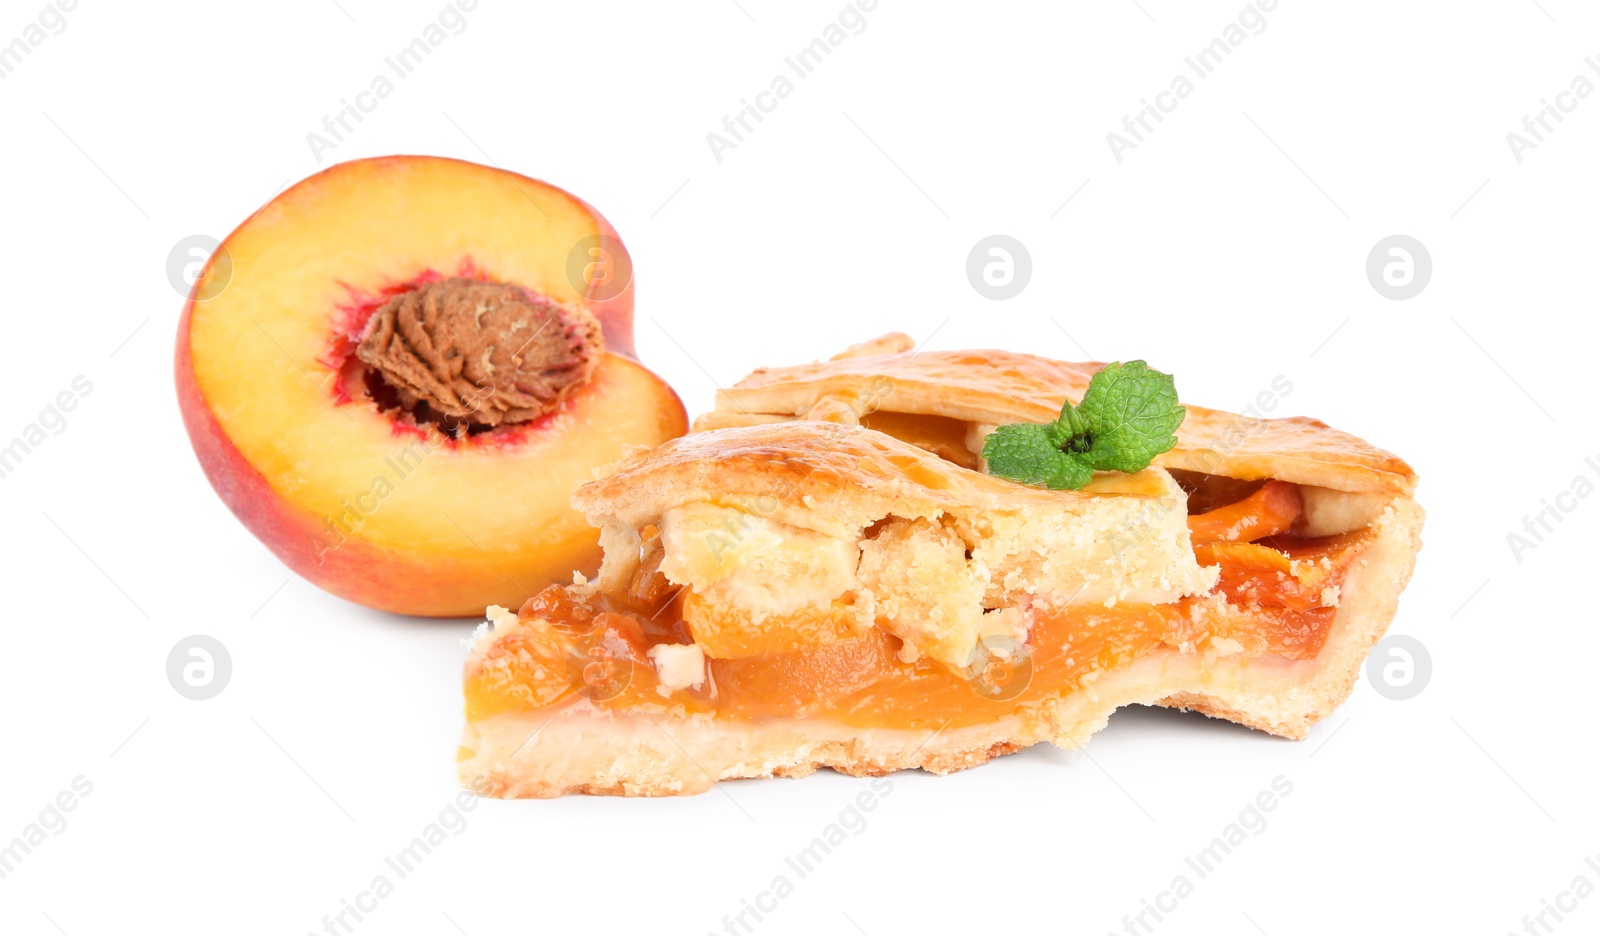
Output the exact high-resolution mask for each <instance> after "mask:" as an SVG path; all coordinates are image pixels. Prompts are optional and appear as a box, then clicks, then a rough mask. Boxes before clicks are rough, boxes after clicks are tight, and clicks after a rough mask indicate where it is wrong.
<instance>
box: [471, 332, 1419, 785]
mask: <svg viewBox="0 0 1600 936" xmlns="http://www.w3.org/2000/svg"><path fill="white" fill-rule="evenodd" d="M1099 368H1100V365H1093V364H1090V365H1076V364H1063V363H1059V362H1055V361H1049V360H1045V359H1043V358H1038V357H1032V356H1028V355H1022V354H1011V353H1007V352H999V351H973V352H959V353H948V352H946V353H932V352H929V353H920V354H917V353H911V352H910V348H909V342H908V341H906V340H905V339H904V338H903V336H887V337H885V338H883V339H878V340H877V341H875V342H869V343H867V344H866V345H862V346H857V347H856V348H853V349H851V351H849V352H846V354H844V355H841V356H840V357H838V358H836V359H834V360H832V361H829V362H824V363H821V364H814V365H804V366H800V367H793V368H774V369H765V370H761V371H757V372H756V373H755V374H752V375H751V376H750V377H748V378H746V379H745V380H744V381H741V382H740V383H739V384H738V385H736V386H734V387H733V388H732V389H730V390H728V391H726V392H724V393H723V394H722V395H721V396H720V397H719V400H718V406H717V409H716V410H715V411H713V412H712V413H709V414H707V415H705V416H703V417H701V419H700V420H699V421H698V422H697V423H696V430H697V431H696V432H694V433H692V434H690V435H688V436H685V437H683V438H680V439H677V440H674V441H672V442H668V443H666V444H664V445H661V446H659V447H657V448H655V449H653V450H650V451H647V452H643V453H641V454H638V455H636V456H634V457H632V458H630V459H627V460H625V461H624V462H622V463H621V464H620V465H618V466H616V467H615V469H614V470H613V471H612V473H611V474H609V475H608V476H606V477H604V478H602V479H601V480H598V481H595V482H592V483H590V484H588V485H586V486H584V487H582V488H580V489H579V491H578V492H577V494H576V496H575V503H576V505H577V506H578V508H579V509H580V510H582V511H583V512H584V513H586V514H587V515H588V517H589V521H590V522H591V523H592V524H594V525H595V526H597V527H598V528H599V529H600V538H601V544H602V546H603V547H604V549H605V560H604V563H603V565H602V566H601V569H600V573H599V577H598V579H597V580H595V581H593V582H589V581H583V580H581V579H580V580H579V581H578V582H577V583H576V584H574V585H571V586H567V587H565V588H560V587H552V588H550V589H547V590H546V591H545V592H543V593H541V594H539V595H537V596H535V597H534V598H533V599H532V600H530V601H528V602H527V603H526V604H525V605H523V607H522V608H521V610H520V611H518V612H515V613H513V612H511V611H508V610H505V609H501V608H491V609H490V623H489V624H486V625H484V627H482V628H480V630H479V632H478V634H477V635H476V636H475V638H474V640H473V642H472V646H471V651H470V655H469V659H468V661H467V665H466V715H467V727H466V731H465V734H464V737H463V740H462V743H461V748H460V751H459V754H458V758H459V769H460V773H461V778H462V781H463V782H464V783H466V784H467V785H468V786H470V787H472V788H474V789H478V790H480V791H487V792H489V793H491V794H493V795H499V796H510V797H520V796H557V795H561V794H564V793H613V794H629V795H663V794H679V793H696V792H700V791H703V790H706V789H708V788H709V787H710V786H711V784H712V783H714V782H715V781H718V780H724V779H732V778H739V777H770V776H803V775H805V774H808V773H811V772H812V771H814V770H816V769H817V768H818V767H831V768H833V769H835V770H838V771H842V772H844V773H849V774H857V775H877V774H883V773H886V772H888V771H893V770H899V769H904V768H910V767H920V768H923V769H925V770H930V771H933V772H936V773H944V772H948V771H952V770H959V769H961V768H965V767H971V766H974V765H976V764H981V763H983V762H984V761H987V760H988V759H990V758H992V757H995V756H997V755H1000V754H1006V753H1009V752H1012V751H1016V750H1020V749H1022V748H1024V747H1027V746H1029V745H1032V744H1036V743H1038V742H1040V741H1050V742H1053V743H1055V744H1059V745H1063V746H1075V745H1077V744H1080V743H1082V742H1083V741H1084V740H1086V739H1087V738H1088V737H1089V736H1090V735H1091V734H1093V733H1094V732H1095V731H1097V730H1098V729H1100V728H1101V727H1103V726H1104V725H1105V724H1106V721H1107V719H1108V717H1109V716H1110V714H1111V712H1112V711H1113V710H1115V709H1116V708H1117V707H1119V706H1122V705H1128V704H1135V703H1138V704H1155V705H1166V706H1174V707H1180V708H1187V709H1195V710H1198V711H1201V712H1204V713H1206V714H1209V715H1213V716H1216V717H1219V718H1226V719H1229V720H1232V721H1236V722H1239V723H1241V724H1244V725H1249V726H1251V727H1254V728H1259V729H1261V730H1263V731H1267V732H1270V733H1272V734H1276V735H1280V736H1283V737H1288V738H1300V737H1303V736H1304V735H1305V734H1306V732H1307V731H1308V730H1309V729H1310V727H1311V726H1312V725H1313V724H1314V723H1315V722H1316V721H1317V720H1318V719H1320V718H1322V717H1324V716H1326V715H1327V714H1328V713H1329V712H1331V711H1332V710H1333V709H1334V708H1335V707H1336V706H1338V705H1339V704H1340V703H1341V702H1342V701H1343V700H1344V699H1345V698H1346V697H1347V696H1348V695H1349V692H1350V689H1351V686H1352V684H1353V683H1354V680H1355V678H1356V676H1357V673H1358V671H1359V668H1360V666H1361V662H1362V660H1363V658H1364V657H1365V656H1366V654H1367V652H1368V651H1369V650H1370V649H1371V647H1372V645H1373V643H1374V642H1375V641H1377V639H1378V638H1379V637H1380V636H1382V634H1383V632H1384V630H1385V628H1386V627H1387V626H1388V624H1389V621H1390V619H1391V618H1392V617H1393V615H1394V612H1395V606H1396V603H1397V601H1398V598H1399V595H1400V592H1401V590H1402V589H1403V588H1404V587H1405V584H1406V581H1407V580H1408V578H1409V577H1410V574H1411V569H1412V565H1413V562H1414V559H1415V555H1416V552H1417V549H1418V548H1419V545H1420V543H1419V540H1418V536H1419V532H1420V530H1421V526H1422V510H1421V508H1420V507H1419V506H1418V505H1417V504H1416V502H1415V501H1413V500H1412V499H1411V496H1410V495H1411V493H1412V490H1413V487H1414V484H1415V477H1414V475H1413V474H1412V472H1411V469H1410V468H1409V467H1408V466H1407V465H1406V464H1405V463H1404V462H1402V461H1401V460H1399V459H1398V458H1396V457H1394V456H1393V455H1390V454H1388V453H1386V452H1383V451H1381V450H1379V449H1376V448H1374V447H1372V446H1370V445H1367V444H1366V443H1365V442H1362V441H1361V440H1360V439H1357V438H1355V437H1353V436H1350V435H1347V434H1345V433H1342V432H1339V431H1337V430H1334V429H1330V428H1328V427H1327V426H1325V425H1323V424H1322V423H1319V422H1316V421H1314V420H1309V419H1256V418H1250V417H1244V416H1235V415H1231V414H1227V413H1222V412H1217V411H1212V410H1205V409H1200V408H1198V407H1189V408H1188V413H1187V418H1186V419H1185V420H1184V422H1183V424H1182V426H1181V427H1180V428H1179V429H1178V431H1177V433H1176V435H1177V438H1178V443H1177V445H1176V447H1174V448H1173V449H1172V450H1171V451H1168V452H1167V453H1166V454H1164V455H1162V456H1160V457H1158V458H1157V459H1156V462H1155V463H1154V464H1153V465H1152V466H1151V467H1149V468H1147V469H1145V470H1143V471H1140V472H1137V473H1134V474H1120V473H1115V472H1102V473H1097V474H1096V475H1095V476H1094V480H1092V481H1091V482H1090V483H1089V484H1088V485H1087V486H1085V487H1083V488H1082V489H1080V490H1045V489H1043V488H1037V487H1031V486H1027V485H1023V484H1018V483H1015V482H1013V481H1008V480H1005V479H1002V478H999V477H995V476H992V475H990V474H987V473H986V472H985V471H984V468H985V466H984V464H983V461H982V456H981V452H982V449H983V440H984V438H985V437H986V436H987V434H988V433H989V432H991V431H993V429H994V428H995V427H996V426H998V425H1002V424H1006V423H1013V422H1030V421H1031V422H1041V423H1042V422H1049V421H1051V420H1053V419H1054V418H1055V417H1056V415H1057V412H1058V411H1059V410H1060V408H1061V404H1062V402H1063V400H1066V399H1072V400H1078V399H1080V398H1081V396H1082V394H1083V393H1084V391H1085V389H1086V387H1087V386H1088V381H1089V377H1090V375H1092V374H1093V373H1094V372H1095V371H1097V370H1098V369H1099Z"/></svg>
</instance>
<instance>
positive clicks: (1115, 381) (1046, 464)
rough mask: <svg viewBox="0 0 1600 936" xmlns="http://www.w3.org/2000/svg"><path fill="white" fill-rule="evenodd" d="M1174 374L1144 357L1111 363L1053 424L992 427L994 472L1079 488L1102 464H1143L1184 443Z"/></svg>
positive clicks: (1108, 467) (988, 447) (1122, 467)
mask: <svg viewBox="0 0 1600 936" xmlns="http://www.w3.org/2000/svg"><path fill="white" fill-rule="evenodd" d="M1183 416H1184V409H1183V407H1181V406H1179V405H1178V391H1177V389H1176V387H1175V386H1174V385H1173V382H1172V375H1171V374H1163V373H1161V372H1160V371H1156V370H1151V369H1150V368H1149V367H1148V366H1147V365H1146V364H1145V362H1143V361H1129V362H1127V363H1126V364H1123V363H1120V362H1119V363H1116V364H1110V365H1107V366H1106V367H1105V368H1104V369H1103V370H1101V371H1100V372H1099V373H1097V374H1095V375H1094V376H1093V377H1091V378H1090V379H1089V389H1088V390H1087V391H1085V392H1084V394H1083V402H1081V403H1079V404H1078V405H1077V406H1076V407H1074V406H1073V405H1072V401H1071V400H1068V401H1067V402H1065V403H1063V404H1062V405H1061V415H1060V416H1059V417H1057V418H1056V421H1055V422H1052V423H1044V424H1042V425H1041V424H1038V423H1012V424H1010V425H1006V426H1001V427H1000V428H998V429H996V430H995V431H994V432H992V433H990V434H989V438H988V439H986V440H985V441H984V443H983V457H984V460H985V461H987V462H988V463H989V473H990V474H992V475H998V476H999V477H1002V478H1007V479H1009V480H1012V481H1019V482H1021V483H1023V484H1043V485H1045V486H1046V487H1048V488H1050V489H1051V490H1053V491H1059V490H1067V489H1070V490H1077V489H1078V488H1081V487H1083V486H1084V485H1085V484H1088V483H1089V480H1090V479H1091V478H1093V477H1094V473H1095V472H1096V471H1123V472H1128V473H1130V474H1131V473H1133V472H1135V471H1143V470H1144V469H1145V468H1148V467H1149V466H1150V462H1151V460H1152V459H1154V458H1155V457H1156V456H1157V455H1160V454H1161V453H1162V452H1165V451H1167V450H1168V449H1170V448H1172V447H1173V446H1174V445H1177V444H1178V439H1177V437H1176V436H1174V435H1173V432H1174V431H1176V430H1177V428H1178V426H1179V424H1181V423H1182V422H1183Z"/></svg>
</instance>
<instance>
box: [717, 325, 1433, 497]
mask: <svg viewBox="0 0 1600 936" xmlns="http://www.w3.org/2000/svg"><path fill="white" fill-rule="evenodd" d="M896 339H902V340H896ZM856 349H862V351H864V352H865V353H858V352H857V351H856ZM885 349H890V350H888V352H887V353H881V352H884V350H885ZM1104 366H1105V365H1104V364H1100V363H1093V362H1091V363H1081V364H1075V363H1068V362H1065V361H1054V360H1051V359H1049V358H1043V357H1038V356H1036V355H1032V354H1019V353H1016V352H1013V351H913V350H910V339H908V338H905V336H904V335H886V336H884V337H883V338H879V339H875V340H874V341H870V342H863V343H862V344H861V345H857V346H855V348H853V349H852V350H851V351H847V352H846V353H845V354H843V355H840V356H838V357H836V358H834V359H833V360H829V361H822V362H819V363H815V364H800V365H796V366H791V367H763V368H759V369H757V370H756V371H754V372H752V373H751V374H750V375H749V376H748V377H745V378H744V379H743V380H741V381H739V382H738V383H736V384H734V385H733V386H732V387H729V388H728V389H726V390H723V391H720V392H719V393H718V394H717V404H716V409H714V410H713V411H712V412H710V413H707V414H705V415H703V416H701V417H700V418H699V419H697V420H695V425H694V428H695V430H696V431H702V430H707V429H714V428H719V427H724V426H734V425H748V424H751V423H760V422H772V421H775V420H780V419H797V418H801V417H804V416H806V415H807V414H808V413H810V412H812V411H813V409H814V408H815V407H816V406H817V405H818V403H819V401H826V400H833V401H839V402H840V403H841V404H842V405H843V407H844V408H845V409H846V411H848V409H849V407H851V406H854V407H855V412H857V413H858V414H859V413H870V412H873V411H878V410H882V411H888V412H895V413H912V414H918V415H931V416H945V417H950V418H953V419H959V420H965V421H967V422H970V423H972V424H974V425H977V426H995V425H1003V424H1005V423H1014V422H1033V423H1043V422H1050V421H1052V420H1054V419H1055V418H1056V416H1057V415H1058V414H1059V413H1060V411H1061V404H1062V402H1063V401H1065V400H1068V399H1070V400H1073V401H1074V402H1076V401H1079V400H1081V399H1082V398H1083V393H1084V391H1085V390H1086V389H1088V387H1089V379H1090V378H1091V377H1092V376H1094V374H1095V372H1097V371H1099V370H1100V369H1102V368H1103V367H1104ZM1185 406H1186V407H1187V409H1188V415H1187V416H1186V417H1185V418H1184V421H1183V424H1182V425H1181V426H1179V427H1178V431H1177V436H1178V444H1177V446H1176V447H1174V448H1173V449H1172V451H1170V452H1167V453H1166V454H1164V455H1162V456H1160V457H1158V458H1157V459H1156V462H1155V463H1156V464H1157V465H1159V466H1161V467H1163V468H1178V469H1184V470H1188V471H1200V472H1205V473H1207V474H1215V475H1223V476H1225V477H1230V478H1240V479H1244V480H1257V479H1263V478H1277V479H1279V480H1282V481H1292V482H1294V483H1296V484H1312V485H1317V486H1319V487H1326V488H1332V489H1334V490H1339V491H1370V492H1382V493H1389V494H1411V493H1413V492H1414V490H1415V488H1416V475H1415V473H1414V472H1413V471H1412V470H1411V466H1410V465H1408V464H1406V463H1405V462H1404V461H1402V460H1401V459H1400V458H1398V457H1397V456H1395V455H1393V454H1390V453H1389V452H1386V451H1384V450H1383V449H1380V448H1377V447H1376V446H1373V445H1370V444H1368V443H1367V442H1365V441H1363V440H1361V439H1359V438H1357V437H1355V436H1353V435H1350V434H1349V433H1347V432H1341V431H1340V430H1338V429H1333V428H1330V427H1329V426H1328V425H1327V424H1326V423H1324V422H1322V421H1320V420H1316V419H1310V418H1307V417H1304V416H1295V417H1289V418H1281V419H1261V418H1255V417H1250V416H1241V415H1236V414H1233V413H1227V412H1223V411H1221V410H1213V409H1207V408H1205V407H1201V406H1193V405H1189V404H1185Z"/></svg>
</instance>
